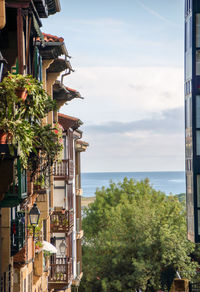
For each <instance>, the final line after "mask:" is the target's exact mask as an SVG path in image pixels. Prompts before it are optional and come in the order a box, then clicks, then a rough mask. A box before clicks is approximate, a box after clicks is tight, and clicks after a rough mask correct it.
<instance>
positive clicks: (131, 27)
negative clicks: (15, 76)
mask: <svg viewBox="0 0 200 292" xmlns="http://www.w3.org/2000/svg"><path fill="white" fill-rule="evenodd" d="M60 2H61V12H60V13H57V14H55V15H53V16H50V17H49V18H48V19H44V20H43V27H42V28H41V30H42V31H43V32H46V33H50V34H53V35H56V36H59V37H63V38H64V41H65V45H66V47H67V49H68V52H69V55H70V56H71V59H70V62H71V65H72V67H73V69H74V70H75V72H74V73H71V74H70V75H68V76H66V77H65V79H64V84H65V85H66V86H68V87H71V88H74V89H76V90H77V91H79V92H80V93H81V95H82V96H83V97H84V99H83V100H81V99H75V100H72V101H71V102H69V103H68V104H67V105H65V106H63V107H62V109H61V110H60V112H62V113H64V114H67V115H71V116H75V117H78V118H80V119H81V120H82V121H83V123H84V125H83V126H82V127H81V130H83V132H84V134H83V140H84V141H87V142H89V144H90V146H89V147H88V149H87V151H86V153H82V171H83V172H110V171H111V172H113V171H116V172H122V171H123V172H128V171H130V172H131V171H182V170H184V92H183V88H184V70H183V66H184V55H183V43H184V1H183V0H168V1H165V0H101V1H97V0H84V1H83V0H76V1H68V0H60Z"/></svg>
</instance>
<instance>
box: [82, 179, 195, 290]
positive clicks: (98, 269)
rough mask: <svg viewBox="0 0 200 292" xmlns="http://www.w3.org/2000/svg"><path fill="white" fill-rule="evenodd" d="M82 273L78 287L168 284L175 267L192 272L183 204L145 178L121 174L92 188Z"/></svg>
mask: <svg viewBox="0 0 200 292" xmlns="http://www.w3.org/2000/svg"><path fill="white" fill-rule="evenodd" d="M83 229H84V233H85V238H84V246H83V260H84V263H83V268H84V271H83V272H84V278H83V281H82V284H81V288H80V291H86V292H92V291H109V292H112V291H113V292H114V291H115V292H116V291H127V292H128V291H135V290H136V289H141V290H147V291H148V290H149V291H150V290H151V291H155V290H159V289H165V290H169V287H170V286H171V282H172V280H173V276H174V274H175V272H176V271H177V270H178V271H179V273H180V274H181V276H182V277H188V278H189V279H190V278H191V277H193V276H194V274H195V272H196V267H197V264H196V263H195V262H194V261H192V260H191V257H190V254H191V252H192V251H193V250H194V244H192V243H191V242H189V241H188V240H187V239H186V222H185V211H184V208H183V205H182V204H181V203H180V202H179V201H178V199H177V198H176V197H174V196H166V195H165V194H164V193H162V192H158V191H156V190H154V189H153V188H152V186H151V185H150V184H149V181H148V179H146V180H144V181H141V182H136V181H134V180H128V179H127V178H125V179H124V181H123V182H122V183H119V184H114V183H111V184H110V187H109V188H107V189H106V188H102V189H101V190H97V192H96V200H95V202H94V203H92V204H91V205H90V206H89V207H88V209H86V212H85V217H84V219H83Z"/></svg>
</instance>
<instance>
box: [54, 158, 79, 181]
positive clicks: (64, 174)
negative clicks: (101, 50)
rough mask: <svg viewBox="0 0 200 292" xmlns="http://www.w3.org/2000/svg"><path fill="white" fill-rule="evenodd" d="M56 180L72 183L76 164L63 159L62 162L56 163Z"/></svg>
mask: <svg viewBox="0 0 200 292" xmlns="http://www.w3.org/2000/svg"><path fill="white" fill-rule="evenodd" d="M53 174H54V179H55V180H66V181H68V182H69V181H72V180H73V178H74V162H73V160H71V159H63V160H62V161H61V162H58V161H57V162H55V163H54V167H53Z"/></svg>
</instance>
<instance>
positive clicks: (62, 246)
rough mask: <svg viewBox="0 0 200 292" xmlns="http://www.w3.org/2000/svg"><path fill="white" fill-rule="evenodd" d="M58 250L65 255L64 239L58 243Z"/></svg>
mask: <svg viewBox="0 0 200 292" xmlns="http://www.w3.org/2000/svg"><path fill="white" fill-rule="evenodd" d="M59 250H60V254H61V255H62V256H63V255H65V252H66V244H65V242H64V240H62V242H61V243H60V245H59Z"/></svg>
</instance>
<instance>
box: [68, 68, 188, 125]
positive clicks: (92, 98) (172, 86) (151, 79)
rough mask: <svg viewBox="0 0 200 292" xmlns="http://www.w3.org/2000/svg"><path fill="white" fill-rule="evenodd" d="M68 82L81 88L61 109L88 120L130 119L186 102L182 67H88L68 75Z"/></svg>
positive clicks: (98, 121) (96, 122) (139, 118)
mask: <svg viewBox="0 0 200 292" xmlns="http://www.w3.org/2000/svg"><path fill="white" fill-rule="evenodd" d="M64 81H65V84H66V85H68V86H70V87H72V88H75V89H77V90H79V91H80V92H81V94H82V95H83V96H84V97H85V100H84V101H79V100H74V101H72V102H70V103H69V105H67V106H66V107H64V108H63V109H62V111H64V112H65V111H66V112H69V113H70V114H73V112H74V113H75V114H76V115H78V116H80V118H81V119H82V120H83V121H85V123H86V124H90V123H91V124H98V123H102V122H108V121H124V122H130V121H134V120H141V119H143V118H145V117H152V115H154V114H155V113H159V112H160V111H163V110H167V109H173V108H178V107H181V106H183V70H182V69H180V68H167V67H138V68H128V67H88V68H86V67H85V68H79V69H77V71H76V72H75V73H74V74H71V75H70V76H68V77H67V78H66V79H65V80H64Z"/></svg>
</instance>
